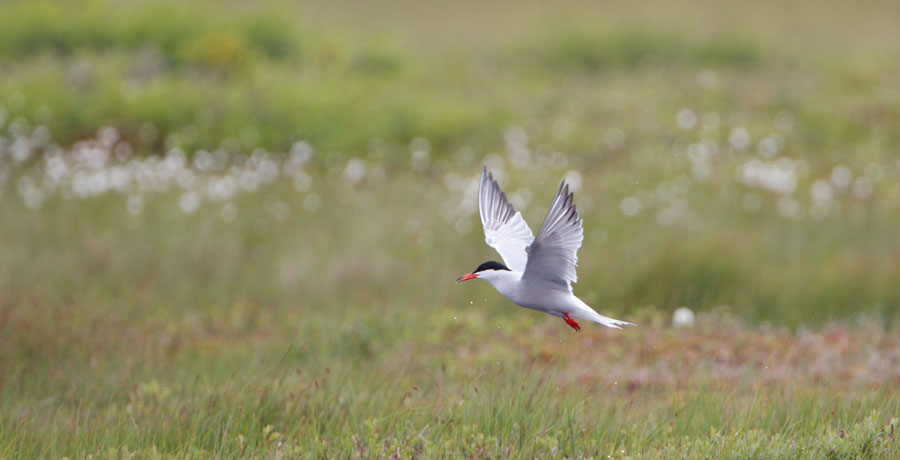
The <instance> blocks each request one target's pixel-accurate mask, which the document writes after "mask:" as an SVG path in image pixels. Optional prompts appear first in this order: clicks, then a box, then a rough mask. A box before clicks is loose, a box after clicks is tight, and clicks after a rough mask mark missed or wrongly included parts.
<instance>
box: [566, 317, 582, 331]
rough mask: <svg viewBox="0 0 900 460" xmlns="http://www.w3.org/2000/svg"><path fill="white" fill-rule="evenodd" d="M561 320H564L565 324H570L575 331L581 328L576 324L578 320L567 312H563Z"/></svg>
mask: <svg viewBox="0 0 900 460" xmlns="http://www.w3.org/2000/svg"><path fill="white" fill-rule="evenodd" d="M563 320H565V322H566V324H568V325H569V326H572V329H575V330H576V331H580V330H581V326H579V325H578V322H577V321H575V320H574V319H572V318H571V317H569V314H568V313H563Z"/></svg>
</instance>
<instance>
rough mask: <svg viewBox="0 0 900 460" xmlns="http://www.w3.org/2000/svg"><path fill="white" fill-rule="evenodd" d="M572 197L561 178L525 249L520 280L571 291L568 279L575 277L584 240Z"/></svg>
mask: <svg viewBox="0 0 900 460" xmlns="http://www.w3.org/2000/svg"><path fill="white" fill-rule="evenodd" d="M573 200H574V194H572V193H569V186H568V184H566V182H565V181H563V182H562V183H561V184H560V185H559V191H558V192H556V198H554V200H553V204H552V205H551V206H550V211H549V212H547V218H546V219H544V224H543V225H541V230H540V231H539V232H538V234H537V236H536V237H535V238H534V241H533V242H532V243H531V245H530V246H528V247H527V249H526V251H527V252H528V263H527V264H526V265H525V273H524V274H523V275H522V279H523V280H525V279H527V280H528V281H529V282H533V283H540V284H544V285H545V286H546V287H548V288H555V289H561V290H566V291H569V292H571V291H572V285H571V283H573V282H576V281H578V276H577V275H576V274H575V266H576V265H577V262H578V248H580V247H581V242H582V240H584V230H583V229H582V228H581V218H579V217H578V210H577V209H575V204H574V203H573Z"/></svg>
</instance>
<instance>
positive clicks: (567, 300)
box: [456, 167, 632, 331]
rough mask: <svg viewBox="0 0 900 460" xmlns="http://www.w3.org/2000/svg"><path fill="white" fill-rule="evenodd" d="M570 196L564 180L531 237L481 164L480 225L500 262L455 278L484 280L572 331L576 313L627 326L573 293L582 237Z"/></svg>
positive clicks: (584, 318) (458, 280)
mask: <svg viewBox="0 0 900 460" xmlns="http://www.w3.org/2000/svg"><path fill="white" fill-rule="evenodd" d="M573 199H574V193H570V192H569V185H568V184H566V181H565V180H563V181H562V183H561V184H560V185H559V191H557V192H556V198H554V199H553V204H551V205H550V211H549V212H547V217H546V218H545V219H544V224H543V225H541V229H540V231H538V234H537V236H534V235H533V234H532V232H531V228H529V227H528V224H527V223H526V222H525V219H523V218H522V214H521V213H519V212H517V211H516V210H515V208H513V206H512V205H511V204H510V203H509V201H508V200H507V199H506V194H504V193H503V190H501V189H500V185H499V184H497V181H496V180H494V176H493V175H492V174H491V173H490V172H488V170H487V167H484V168H482V170H481V183H480V184H479V187H478V211H479V214H481V223H482V225H483V226H484V241H485V242H486V243H487V244H488V246H490V247H492V248H494V250H496V251H497V252H498V253H499V254H500V257H501V258H503V261H504V262H505V264H502V263H500V262H496V261H493V260H492V261H489V262H485V263H483V264H481V265H479V266H478V268H476V269H475V271H473V272H471V273H467V274H465V275H463V276H461V277H459V278H458V279H457V280H456V282H457V283H461V282H463V281H469V280H473V279H480V280H484V281H487V282H488V283H490V284H491V286H494V289H496V290H497V291H498V292H500V294H502V295H503V297H506V298H507V299H509V300H510V301H511V302H512V303H514V304H516V305H519V306H520V307H525V308H529V309H532V310H537V311H542V312H544V313H547V314H550V315H553V316H558V317H561V318H562V319H563V320H564V321H565V322H566V324H568V325H569V326H571V327H572V329H575V330H576V331H580V330H581V326H580V325H579V324H578V322H577V321H575V318H577V319H583V320H586V321H593V322H595V323H600V324H602V325H604V326H606V327H611V328H614V329H621V328H622V327H621V326H626V325H632V324H631V323H628V322H625V321H619V320H617V319H612V318H609V317H606V316H603V315H601V314H599V313H597V312H596V311H594V309H593V308H591V307H589V306H588V305H587V304H586V303H584V301H582V300H581V299H579V298H578V297H576V296H575V294H574V293H573V292H572V283H574V282H577V281H578V276H577V275H576V274H575V267H576V265H577V262H578V254H577V253H578V248H580V247H581V242H582V240H584V230H583V229H582V221H581V218H580V217H579V216H578V210H577V209H575V204H574V203H573Z"/></svg>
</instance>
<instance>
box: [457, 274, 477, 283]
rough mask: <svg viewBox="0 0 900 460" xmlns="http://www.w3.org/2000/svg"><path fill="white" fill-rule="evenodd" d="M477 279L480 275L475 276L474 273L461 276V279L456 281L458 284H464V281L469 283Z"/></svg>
mask: <svg viewBox="0 0 900 460" xmlns="http://www.w3.org/2000/svg"><path fill="white" fill-rule="evenodd" d="M475 278H478V275H476V274H474V273H466V274H465V275H463V276H460V277H459V278H457V279H456V282H457V283H462V282H463V281H469V280H473V279H475Z"/></svg>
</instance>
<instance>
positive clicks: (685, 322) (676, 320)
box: [672, 307, 694, 327]
mask: <svg viewBox="0 0 900 460" xmlns="http://www.w3.org/2000/svg"><path fill="white" fill-rule="evenodd" d="M693 325H694V312H693V311H691V309H690V308H687V307H681V308H679V309H678V310H675V313H673V314H672V326H673V327H690V326H693Z"/></svg>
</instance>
